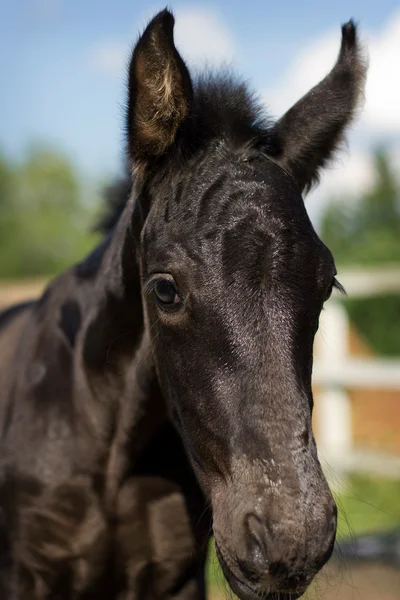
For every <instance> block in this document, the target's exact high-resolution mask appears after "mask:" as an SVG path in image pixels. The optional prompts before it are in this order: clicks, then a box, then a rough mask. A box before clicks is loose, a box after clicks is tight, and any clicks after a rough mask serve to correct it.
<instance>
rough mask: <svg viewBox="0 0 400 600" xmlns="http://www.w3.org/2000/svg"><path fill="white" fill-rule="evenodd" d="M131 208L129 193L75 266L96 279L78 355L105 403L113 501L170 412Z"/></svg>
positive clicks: (94, 395)
mask: <svg viewBox="0 0 400 600" xmlns="http://www.w3.org/2000/svg"><path fill="white" fill-rule="evenodd" d="M133 210H134V204H133V200H132V199H131V200H129V202H128V204H127V206H126V208H125V210H124V212H123V214H122V216H121V218H120V220H119V222H118V224H117V226H116V228H115V230H114V231H113V232H112V234H110V235H109V237H108V238H106V240H105V241H104V242H103V244H102V245H101V246H100V247H99V248H97V249H96V250H95V252H94V257H93V254H92V255H91V256H89V257H88V258H87V259H85V260H84V261H83V262H82V263H80V264H79V265H78V266H77V268H76V270H75V273H76V277H78V278H80V279H81V282H82V284H83V285H84V284H85V281H84V280H85V278H86V279H87V280H89V279H91V280H92V283H91V285H90V286H89V290H90V291H89V294H86V296H88V295H89V296H90V298H89V302H88V304H87V316H86V318H85V321H84V323H83V326H82V331H81V335H80V347H79V348H78V353H79V356H78V363H79V366H80V368H81V369H82V376H83V377H82V378H83V379H84V380H85V382H86V385H87V388H88V390H90V392H89V393H90V396H91V399H92V401H94V404H95V406H96V408H95V411H96V410H98V406H99V403H100V405H101V406H102V407H104V406H105V407H106V410H105V411H103V412H101V413H100V415H101V417H102V419H101V420H103V421H104V417H105V421H104V428H105V431H104V435H105V436H107V437H108V439H109V441H110V444H111V447H110V451H109V454H108V466H107V477H106V487H107V495H108V497H109V499H110V501H112V499H113V498H114V497H115V490H116V488H117V486H118V485H119V482H120V480H121V478H123V476H124V474H125V472H126V470H127V469H128V467H129V465H130V464H132V462H134V460H135V457H137V456H138V455H139V454H140V452H142V451H143V449H144V448H145V447H146V445H147V444H148V443H149V442H150V441H151V440H152V439H153V438H154V436H155V435H156V434H157V432H158V431H159V429H160V427H161V426H162V425H163V423H165V420H166V412H165V407H164V402H163V399H162V396H161V393H160V391H159V388H158V384H157V378H156V375H155V372H154V368H153V364H152V357H151V352H150V345H149V340H148V337H147V334H146V332H145V328H144V321H143V310H142V302H141V289H140V273H139V266H138V261H137V256H136V248H135V242H134V234H133V231H132V222H133ZM87 301H88V298H87V299H86V302H87ZM98 422H99V421H98ZM110 425H111V427H110ZM107 430H108V431H107Z"/></svg>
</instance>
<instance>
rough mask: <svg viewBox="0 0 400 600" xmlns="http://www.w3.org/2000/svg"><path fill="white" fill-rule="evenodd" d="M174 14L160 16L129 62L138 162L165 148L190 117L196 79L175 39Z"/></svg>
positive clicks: (132, 140) (130, 126)
mask: <svg viewBox="0 0 400 600" xmlns="http://www.w3.org/2000/svg"><path fill="white" fill-rule="evenodd" d="M173 30H174V17H173V15H172V13H170V12H169V11H168V10H167V9H165V10H163V11H162V12H160V13H159V14H158V15H156V16H155V17H154V19H153V20H152V21H151V22H150V23H149V25H148V26H147V28H146V29H145V31H144V33H143V35H142V36H141V37H140V39H139V41H138V42H137V44H136V46H135V49H134V51H133V55H132V60H131V63H130V67H129V98H128V122H127V131H128V150H129V154H130V158H131V160H132V161H133V163H134V164H135V165H136V166H137V165H138V164H143V163H145V164H146V163H148V162H149V161H150V160H151V159H153V158H156V157H157V156H160V155H161V154H163V153H164V152H165V151H166V150H167V149H168V148H169V147H170V146H171V145H172V144H173V143H174V141H175V139H176V136H177V133H178V130H179V128H180V127H182V125H183V123H184V122H185V120H186V119H187V118H188V117H189V114H190V109H191V103H192V95H193V91H192V83H191V79H190V75H189V72H188V70H187V68H186V65H185V63H184V62H183V60H182V58H181V56H180V54H179V53H178V51H177V49H176V48H175V44H174V36H173Z"/></svg>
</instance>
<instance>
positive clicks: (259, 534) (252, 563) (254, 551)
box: [243, 513, 269, 575]
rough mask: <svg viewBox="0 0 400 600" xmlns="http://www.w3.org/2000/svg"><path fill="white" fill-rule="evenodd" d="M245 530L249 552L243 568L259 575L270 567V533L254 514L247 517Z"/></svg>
mask: <svg viewBox="0 0 400 600" xmlns="http://www.w3.org/2000/svg"><path fill="white" fill-rule="evenodd" d="M245 528H246V541H247V544H246V546H247V547H246V550H247V552H246V559H245V561H244V563H245V564H244V565H243V566H245V567H247V569H248V570H249V571H251V572H252V573H253V574H257V575H259V574H260V573H261V572H262V571H264V570H265V569H266V568H267V567H268V559H267V552H268V544H269V540H268V537H269V536H268V532H267V529H266V527H265V525H263V524H262V522H261V521H260V519H259V518H258V517H257V516H256V515H255V514H254V513H249V514H248V515H246V517H245ZM247 569H246V570H247Z"/></svg>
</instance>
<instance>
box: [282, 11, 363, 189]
mask: <svg viewBox="0 0 400 600" xmlns="http://www.w3.org/2000/svg"><path fill="white" fill-rule="evenodd" d="M365 75H366V64H365V63H364V61H363V58H362V56H361V52H360V48H359V44H358V40H357V31H356V27H355V25H354V23H353V21H349V22H348V23H346V25H343V27H342V44H341V48H340V52H339V57H338V59H337V62H336V65H335V66H334V68H333V69H332V71H331V72H330V73H329V75H327V76H326V77H325V79H323V80H322V81H321V82H320V83H319V84H318V85H317V86H315V87H314V88H313V89H312V90H310V91H309V92H308V94H306V95H305V96H303V98H301V100H299V101H298V102H297V103H296V104H295V105H294V106H293V107H292V108H291V109H290V110H288V112H287V113H286V114H285V115H284V116H283V117H282V118H281V119H280V120H279V121H278V122H277V123H276V125H275V126H274V128H273V131H272V133H273V136H272V141H273V147H274V151H273V152H272V154H273V156H274V158H275V159H276V160H277V162H278V163H279V164H280V165H281V166H282V167H283V168H284V169H285V170H286V171H288V172H289V173H290V174H291V175H292V176H293V178H294V179H295V180H296V182H297V184H298V185H299V188H300V189H301V191H308V190H309V189H310V188H311V186H312V185H313V184H314V183H316V182H317V181H318V171H319V169H320V168H321V167H323V166H324V165H325V163H326V162H327V161H328V160H329V158H331V156H332V154H333V153H334V151H335V150H336V148H337V147H338V145H339V144H340V142H341V141H342V140H343V136H344V132H345V129H346V126H347V125H348V124H349V122H350V121H351V119H352V118H353V116H354V113H355V110H356V108H357V105H358V102H359V100H360V98H361V97H362V95H363V88H364V80H365Z"/></svg>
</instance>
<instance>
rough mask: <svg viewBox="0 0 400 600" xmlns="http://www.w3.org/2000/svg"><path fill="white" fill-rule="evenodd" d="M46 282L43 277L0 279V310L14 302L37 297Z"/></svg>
mask: <svg viewBox="0 0 400 600" xmlns="http://www.w3.org/2000/svg"><path fill="white" fill-rule="evenodd" d="M46 283H47V281H46V280H45V279H31V280H29V279H28V280H26V281H0V310H1V309H2V308H5V307H7V306H10V305H11V304H14V302H22V301H23V300H27V299H31V298H37V297H38V296H39V295H40V294H41V292H42V291H43V289H44V287H45V285H46Z"/></svg>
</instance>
